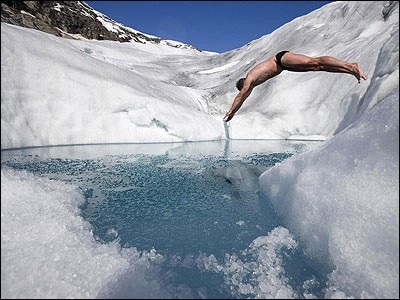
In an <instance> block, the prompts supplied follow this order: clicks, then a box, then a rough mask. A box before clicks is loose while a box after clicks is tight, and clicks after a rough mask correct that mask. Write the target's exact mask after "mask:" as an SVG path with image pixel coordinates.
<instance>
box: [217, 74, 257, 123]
mask: <svg viewBox="0 0 400 300" xmlns="http://www.w3.org/2000/svg"><path fill="white" fill-rule="evenodd" d="M252 91H253V85H252V83H251V82H249V81H248V80H245V82H244V84H243V88H242V89H241V90H240V92H239V93H238V94H237V95H236V97H235V100H234V101H233V104H232V106H231V109H230V110H229V111H228V112H227V113H226V115H225V117H224V121H225V122H229V121H230V120H231V119H232V118H233V116H234V115H235V113H236V112H237V111H238V110H239V108H240V107H241V106H242V104H243V102H244V100H246V99H247V97H249V96H250V94H251V92H252Z"/></svg>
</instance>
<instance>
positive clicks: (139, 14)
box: [86, 1, 332, 53]
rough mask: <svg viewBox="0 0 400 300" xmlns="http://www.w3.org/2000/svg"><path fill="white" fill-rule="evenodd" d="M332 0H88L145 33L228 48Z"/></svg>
mask: <svg viewBox="0 0 400 300" xmlns="http://www.w3.org/2000/svg"><path fill="white" fill-rule="evenodd" d="M330 2H332V1H86V3H87V4H88V5H90V6H91V7H92V8H94V9H95V10H97V11H99V12H101V13H103V14H105V15H107V16H108V17H110V18H111V19H113V20H114V21H117V22H119V23H121V24H123V25H125V26H128V27H130V28H133V29H136V30H139V31H141V32H143V33H147V34H151V35H155V36H158V37H160V38H162V39H170V40H175V41H179V42H183V43H187V44H190V45H192V46H194V47H195V48H197V49H200V50H206V51H215V52H219V53H222V52H226V51H230V50H233V49H237V48H239V47H241V46H243V45H245V44H247V43H249V42H251V41H253V40H255V39H258V38H259V37H261V36H263V35H266V34H269V33H271V32H273V31H274V30H275V29H277V28H279V27H281V26H282V25H284V24H286V23H288V22H290V21H291V20H293V19H295V18H297V17H299V16H302V15H306V14H308V13H309V12H311V11H313V10H315V9H318V8H320V7H322V6H324V5H325V4H327V3H330Z"/></svg>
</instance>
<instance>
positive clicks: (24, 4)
mask: <svg viewBox="0 0 400 300" xmlns="http://www.w3.org/2000/svg"><path fill="white" fill-rule="evenodd" d="M1 21H2V22H5V23H9V24H13V25H18V26H22V27H26V28H32V29H37V30H40V31H43V32H47V33H50V34H54V35H56V36H61V37H65V38H72V39H95V40H110V41H119V42H130V41H132V42H138V43H144V44H145V43H154V44H160V43H161V44H167V45H170V46H172V47H179V48H190V49H194V48H193V47H192V46H191V45H187V44H184V43H180V42H177V41H172V42H171V41H166V40H162V39H160V38H159V37H156V36H153V35H149V34H144V33H142V32H140V31H138V30H135V29H133V28H130V27H127V26H124V25H122V24H120V23H118V22H116V21H114V20H112V19H111V18H109V17H108V16H106V15H104V14H102V13H101V12H99V11H96V10H94V9H93V8H92V7H90V6H89V5H88V4H87V3H86V2H84V1H2V3H1Z"/></svg>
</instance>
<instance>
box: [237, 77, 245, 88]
mask: <svg viewBox="0 0 400 300" xmlns="http://www.w3.org/2000/svg"><path fill="white" fill-rule="evenodd" d="M245 79H246V78H240V79H239V80H238V81H237V82H236V88H237V89H238V90H239V91H240V90H242V88H243V84H244V80H245Z"/></svg>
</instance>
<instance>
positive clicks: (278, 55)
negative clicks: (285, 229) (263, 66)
mask: <svg viewBox="0 0 400 300" xmlns="http://www.w3.org/2000/svg"><path fill="white" fill-rule="evenodd" d="M287 52H289V51H281V52H279V53H278V54H277V55H275V58H276V62H277V64H278V65H279V66H280V67H281V68H282V69H284V70H287V68H285V67H284V66H283V65H282V62H281V60H282V56H283V55H284V54H285V53H287Z"/></svg>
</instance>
